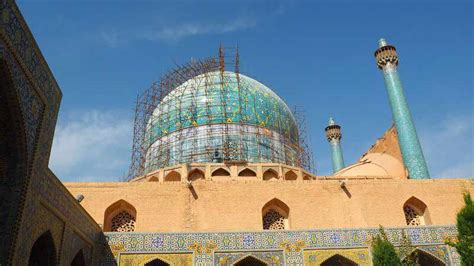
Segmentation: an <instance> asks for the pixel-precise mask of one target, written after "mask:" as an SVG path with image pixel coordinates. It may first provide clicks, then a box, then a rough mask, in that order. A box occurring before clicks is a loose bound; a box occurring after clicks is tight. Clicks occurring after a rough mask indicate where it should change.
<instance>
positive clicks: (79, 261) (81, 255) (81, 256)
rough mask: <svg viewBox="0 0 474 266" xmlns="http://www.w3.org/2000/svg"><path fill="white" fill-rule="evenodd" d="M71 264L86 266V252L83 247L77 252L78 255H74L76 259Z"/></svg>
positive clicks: (72, 265) (73, 265)
mask: <svg viewBox="0 0 474 266" xmlns="http://www.w3.org/2000/svg"><path fill="white" fill-rule="evenodd" d="M71 266H86V260H85V258H84V252H82V249H80V250H79V251H78V252H77V253H76V256H74V259H73V260H72V262H71Z"/></svg>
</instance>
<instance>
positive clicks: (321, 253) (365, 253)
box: [304, 248, 371, 266]
mask: <svg viewBox="0 0 474 266" xmlns="http://www.w3.org/2000/svg"><path fill="white" fill-rule="evenodd" d="M335 254H339V255H341V256H344V257H346V258H348V259H350V260H352V261H353V262H355V263H357V264H358V265H361V266H369V265H371V259H370V256H369V250H368V249H367V248H359V249H329V250H306V251H304V261H305V263H306V265H310V266H313V265H314V266H319V265H321V263H323V262H324V261H325V260H327V259H329V258H330V257H332V256H334V255H335Z"/></svg>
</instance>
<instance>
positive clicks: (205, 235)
mask: <svg viewBox="0 0 474 266" xmlns="http://www.w3.org/2000/svg"><path fill="white" fill-rule="evenodd" d="M0 15H1V17H0V96H1V97H0V101H1V104H0V114H1V115H0V182H1V183H0V204H1V208H0V210H1V213H2V216H1V217H2V219H0V224H1V226H0V265H147V266H151V265H237V266H242V265H372V262H371V251H370V241H371V239H372V237H373V236H374V235H376V234H377V230H378V226H379V225H383V226H384V227H385V228H386V231H387V235H388V237H389V239H390V240H391V241H392V242H393V243H394V244H395V246H399V245H400V241H401V236H402V234H403V233H406V234H407V235H408V237H409V238H410V240H411V242H412V243H413V245H414V246H415V247H416V249H417V250H418V251H419V256H420V258H421V262H422V264H423V265H459V256H458V254H457V253H456V251H455V250H454V249H453V248H451V247H449V246H447V245H446V244H445V240H446V239H448V238H449V239H451V238H453V237H455V236H456V233H457V232H456V227H455V226H454V224H455V218H456V213H457V211H458V210H459V209H460V208H461V207H462V193H463V192H466V191H467V192H469V193H473V191H474V181H473V180H472V179H469V178H461V179H429V173H428V171H427V169H426V164H425V162H424V158H423V154H422V151H421V148H420V147H418V146H419V145H418V146H417V143H419V141H418V137H417V135H416V130H415V128H414V123H413V121H412V119H411V115H410V112H409V109H408V104H407V102H406V100H405V99H404V97H403V89H402V87H401V83H400V78H399V77H398V74H397V73H396V67H397V65H398V55H397V54H396V49H395V47H393V46H390V45H388V44H387V43H386V42H385V41H381V42H380V47H379V48H378V49H377V51H376V53H375V56H376V62H377V65H378V66H379V68H380V69H381V70H383V73H384V77H385V81H386V84H387V91H388V94H389V101H390V104H391V105H390V106H391V108H392V112H393V113H394V121H395V127H392V128H390V129H389V130H388V131H387V132H385V133H384V134H383V136H382V137H381V138H380V139H379V140H377V141H376V142H375V143H374V145H373V146H372V147H370V148H369V149H368V151H367V152H366V153H365V154H364V155H362V156H361V158H360V159H359V160H358V161H357V162H355V163H353V164H350V165H344V161H343V159H342V158H343V157H342V147H341V145H340V140H341V137H342V135H341V132H340V126H338V125H337V127H334V126H336V124H335V123H332V124H331V123H330V125H329V126H328V128H327V130H326V131H327V132H328V140H330V142H331V141H333V140H337V143H336V141H333V142H334V143H332V144H334V145H336V144H337V146H338V148H337V150H334V151H335V152H334V155H333V157H334V158H335V159H334V160H337V161H336V163H335V164H334V165H335V168H334V171H335V172H334V174H333V175H331V176H317V175H314V174H313V173H312V167H311V158H310V152H308V150H307V147H306V146H305V143H304V138H303V137H302V136H303V134H302V131H301V129H300V128H299V127H298V123H297V121H296V120H297V119H296V118H295V117H294V113H293V111H292V110H290V109H289V108H288V107H287V105H286V104H285V103H284V101H283V100H282V99H281V98H280V97H278V96H277V95H276V94H275V93H274V92H273V91H271V89H269V88H268V87H266V86H265V85H263V84H261V83H260V82H258V81H256V80H254V79H252V78H250V77H248V76H246V75H243V74H241V73H240V72H239V68H238V63H236V62H238V52H237V53H236V57H235V61H234V64H233V67H234V68H233V69H229V65H226V62H224V61H223V60H222V58H224V56H223V53H224V52H225V51H224V50H222V49H221V50H220V53H219V57H218V58H217V59H214V60H213V59H209V60H204V61H199V62H191V63H190V64H189V65H188V66H187V67H186V68H183V69H181V70H179V71H181V72H180V75H178V76H166V77H164V78H163V79H162V80H161V81H160V84H158V85H156V84H155V85H153V86H152V88H151V89H150V90H149V91H147V93H146V94H144V95H145V96H144V97H145V98H144V99H145V100H146V101H148V100H150V99H151V102H146V101H145V102H146V103H147V104H148V103H151V104H152V106H153V108H148V109H147V111H144V112H141V113H140V112H137V114H138V115H137V118H136V121H135V134H134V148H133V160H132V163H131V171H130V176H129V178H128V179H127V180H126V181H124V182H103V183H64V184H63V183H61V182H60V181H59V179H58V178H57V177H56V176H55V175H54V173H53V172H52V171H51V170H50V169H49V168H48V161H49V154H50V150H51V143H52V138H53V135H54V128H55V124H56V118H57V114H58V110H59V104H60V100H61V91H60V89H59V87H58V85H57V83H56V82H55V79H54V76H53V75H52V73H51V71H50V69H49V67H48V65H47V63H46V60H45V59H44V58H43V56H42V55H41V52H40V50H39V49H38V46H37V44H36V42H35V40H34V37H33V36H32V34H31V33H30V31H29V29H28V27H27V24H26V22H25V21H24V19H23V17H22V15H21V13H20V11H19V10H18V7H17V6H16V4H15V2H14V1H12V0H5V1H0ZM157 88H158V89H157ZM157 92H159V94H156V93H157ZM137 110H142V111H143V110H144V109H140V106H137ZM331 126H333V127H331ZM329 127H331V128H329ZM334 130H336V131H337V132H335V131H334ZM332 144H331V145H332ZM411 147H415V148H414V149H411Z"/></svg>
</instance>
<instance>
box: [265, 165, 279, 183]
mask: <svg viewBox="0 0 474 266" xmlns="http://www.w3.org/2000/svg"><path fill="white" fill-rule="evenodd" d="M263 180H267V181H270V180H278V172H277V171H275V170H273V169H271V168H270V169H267V170H266V171H265V172H263Z"/></svg>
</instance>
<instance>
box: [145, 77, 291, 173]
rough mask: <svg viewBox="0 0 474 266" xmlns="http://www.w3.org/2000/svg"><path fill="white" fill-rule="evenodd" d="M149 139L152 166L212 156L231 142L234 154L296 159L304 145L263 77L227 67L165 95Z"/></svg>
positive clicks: (269, 159) (250, 158) (236, 156)
mask: <svg viewBox="0 0 474 266" xmlns="http://www.w3.org/2000/svg"><path fill="white" fill-rule="evenodd" d="M147 141H148V143H149V146H150V150H149V151H148V154H147V162H146V167H147V168H150V169H149V170H154V169H157V168H161V167H165V166H169V165H173V164H178V163H192V162H207V161H209V162H210V161H211V160H212V159H213V156H214V155H213V152H215V151H221V154H223V153H225V150H226V149H225V147H227V148H228V147H232V151H233V155H232V156H233V158H231V159H233V160H240V161H248V162H280V163H286V164H290V165H294V164H295V163H296V162H295V160H296V157H297V153H298V151H297V150H298V147H299V146H298V128H297V125H296V122H295V119H294V117H293V114H292V112H291V110H290V109H289V108H288V106H287V105H286V104H285V102H283V100H282V99H281V98H280V97H278V95H276V94H275V93H274V92H273V91H272V90H270V89H269V88H268V87H266V86H265V85H263V84H262V83H260V82H258V81H256V80H254V79H252V78H250V77H247V76H245V75H242V74H239V75H237V74H235V73H233V72H228V71H226V72H223V75H222V76H221V72H219V71H216V72H210V73H206V74H202V75H199V76H196V77H194V78H192V79H189V80H188V81H186V82H184V83H183V84H181V85H179V86H178V87H176V88H175V89H174V90H172V91H171V92H170V93H169V94H168V95H166V96H165V97H164V98H163V100H162V101H161V102H160V103H159V105H158V106H157V107H156V109H155V110H154V112H153V115H152V116H151V118H150V120H149V122H148V125H147ZM223 156H231V155H223ZM224 159H229V158H224Z"/></svg>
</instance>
